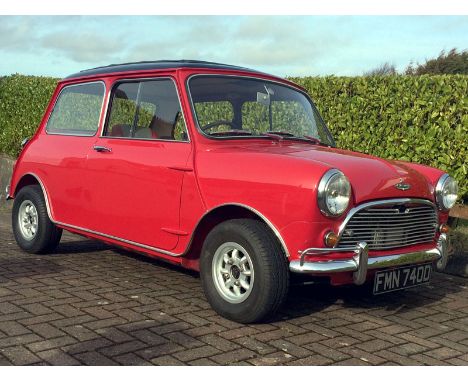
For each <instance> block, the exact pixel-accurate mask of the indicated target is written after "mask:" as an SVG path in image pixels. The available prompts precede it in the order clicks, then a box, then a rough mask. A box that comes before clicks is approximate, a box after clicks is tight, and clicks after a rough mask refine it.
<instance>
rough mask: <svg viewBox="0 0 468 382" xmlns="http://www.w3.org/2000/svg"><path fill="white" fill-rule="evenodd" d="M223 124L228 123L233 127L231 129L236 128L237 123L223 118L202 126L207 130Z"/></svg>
mask: <svg viewBox="0 0 468 382" xmlns="http://www.w3.org/2000/svg"><path fill="white" fill-rule="evenodd" d="M222 125H228V126H230V127H231V129H235V128H236V125H234V123H233V122H231V121H227V120H224V119H221V120H219V121H214V122H211V123H209V124H208V125H205V126H202V128H201V129H202V130H203V131H207V130H211V129H214V128H215V127H218V126H222Z"/></svg>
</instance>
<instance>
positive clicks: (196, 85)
mask: <svg viewBox="0 0 468 382" xmlns="http://www.w3.org/2000/svg"><path fill="white" fill-rule="evenodd" d="M8 195H9V197H10V198H14V205H13V217H12V223H13V230H14V235H15V238H16V241H17V243H18V245H19V246H20V247H21V248H22V249H23V250H25V251H27V252H32V253H47V252H50V251H53V250H54V248H55V247H56V246H57V244H58V243H59V241H60V237H61V234H62V230H63V229H65V230H67V231H70V232H74V233H77V234H80V235H83V236H86V237H89V238H93V239H99V240H102V241H105V242H107V243H111V244H113V245H118V246H121V247H125V248H127V249H131V250H135V251H138V252H143V253H145V254H147V255H149V256H153V257H157V258H160V259H163V260H166V261H169V262H171V263H175V264H180V265H181V266H183V267H186V268H190V269H194V270H198V271H200V276H201V281H202V284H203V288H204V291H205V294H206V298H207V299H208V301H209V302H210V304H211V305H212V307H213V309H215V310H216V311H217V312H218V313H219V314H221V315H223V316H225V317H227V318H229V319H231V320H235V321H238V322H243V323H248V322H255V321H260V320H262V319H265V318H266V317H267V316H271V315H272V314H273V313H274V312H275V311H276V310H277V309H278V307H279V306H280V305H281V303H282V302H283V301H284V300H285V298H286V296H287V292H288V286H289V279H290V272H296V273H302V274H308V275H312V276H324V277H327V278H328V279H329V280H330V282H331V283H332V284H333V285H342V284H351V283H354V284H357V285H360V284H363V283H364V282H366V281H369V282H373V285H374V286H373V288H374V293H375V294H379V293H384V292H388V291H391V290H397V289H403V288H408V287H413V286H416V285H419V284H423V283H426V282H428V281H429V279H430V277H431V272H432V270H433V267H434V266H436V267H437V268H438V269H442V268H444V266H445V264H446V261H447V254H446V240H447V236H446V233H447V231H448V227H447V225H446V222H447V218H448V210H449V209H450V208H451V207H452V206H453V205H454V203H455V200H456V198H457V184H456V182H455V181H454V180H453V179H452V178H451V177H449V176H448V175H447V174H445V173H444V172H442V171H440V170H437V169H434V168H430V167H426V166H422V165H419V164H414V163H407V162H401V161H390V160H383V159H380V158H376V157H373V156H370V155H365V154H361V153H356V152H351V151H346V150H341V149H338V148H336V147H335V143H334V140H333V137H332V136H331V134H330V132H329V131H328V129H327V127H326V126H325V123H324V122H323V120H322V118H321V117H320V115H319V113H318V112H317V109H316V108H315V106H314V104H313V103H312V101H311V99H310V98H309V96H308V95H307V93H306V91H305V90H304V89H302V88H301V87H299V86H297V85H295V84H294V83H291V82H289V81H287V80H285V79H282V78H278V77H274V76H271V75H267V74H264V73H260V72H256V71H253V70H249V69H245V68H241V67H235V66H230V65H223V64H215V63H210V62H200V61H157V62H139V63H130V64H121V65H110V66H106V67H100V68H95V69H90V70H85V71H82V72H80V73H77V74H73V75H71V76H69V77H67V78H65V79H64V80H62V81H60V82H59V84H58V86H57V89H56V91H55V93H54V95H53V96H52V99H51V101H50V104H49V106H48V108H47V110H46V112H45V115H44V118H43V120H42V122H41V124H40V126H39V128H38V130H37V132H36V134H35V135H34V136H33V137H32V138H31V139H30V140H29V141H27V142H26V143H25V144H24V148H23V151H22V153H21V155H20V157H19V159H18V161H17V162H16V166H15V169H14V173H13V176H12V179H11V184H10V186H9V190H8Z"/></svg>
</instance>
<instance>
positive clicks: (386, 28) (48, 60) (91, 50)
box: [0, 16, 468, 77]
mask: <svg viewBox="0 0 468 382" xmlns="http://www.w3.org/2000/svg"><path fill="white" fill-rule="evenodd" d="M451 48H458V49H460V50H465V49H468V16H304V17H299V16H288V17H286V16H148V17H143V16H0V58H1V59H0V75H8V74H12V73H21V74H34V75H46V76H55V77H64V76H67V75H68V74H71V73H74V72H77V71H80V70H83V69H87V68H91V67H96V66H101V65H108V64H113V63H119V62H129V61H142V60H144V61H147V60H160V59H197V60H207V61H216V62H222V63H227V64H235V65H242V66H248V67H251V68H254V69H258V70H262V71H265V72H269V73H272V74H276V75H279V76H285V75H330V74H334V75H360V74H362V73H363V72H365V71H368V70H370V69H373V68H375V67H377V66H379V65H380V64H382V63H384V62H389V63H391V64H394V65H396V67H397V69H398V70H399V71H401V70H404V68H406V66H407V65H408V64H409V63H410V61H413V62H424V60H425V59H426V58H432V57H435V56H437V55H438V54H439V52H440V51H441V50H442V49H445V50H449V49H451Z"/></svg>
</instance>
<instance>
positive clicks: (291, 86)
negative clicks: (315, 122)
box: [185, 73, 336, 147]
mask: <svg viewBox="0 0 468 382" xmlns="http://www.w3.org/2000/svg"><path fill="white" fill-rule="evenodd" d="M195 77H237V78H247V79H252V80H259V81H265V82H271V83H274V84H278V85H282V86H284V87H287V88H290V89H292V90H295V91H297V92H299V93H301V94H303V95H304V96H305V97H306V99H307V100H308V101H309V103H310V104H311V106H312V109H313V111H314V112H315V113H317V115H318V117H319V119H320V121H321V122H322V123H323V125H324V126H325V129H326V134H327V136H328V137H329V138H330V141H331V143H332V147H336V142H335V139H334V138H333V135H332V133H331V132H330V129H329V128H328V126H327V124H326V123H325V121H324V120H323V117H322V115H321V114H320V113H319V111H318V109H317V107H316V106H315V103H314V101H313V100H312V98H310V96H309V94H307V92H306V91H304V90H302V89H301V88H299V87H296V86H293V85H291V84H289V83H285V82H281V81H279V80H274V79H266V78H261V77H257V76H254V75H243V74H223V73H197V74H192V75H191V76H189V77H188V78H187V79H186V81H185V90H186V92H187V96H188V100H189V103H190V110H191V112H192V117H193V120H194V122H195V126H196V128H197V130H198V131H199V132H200V133H201V134H202V135H203V137H206V138H208V139H213V140H221V141H222V140H229V139H255V138H257V139H263V138H262V136H242V137H241V136H228V137H214V136H212V135H209V134H205V132H204V131H203V130H202V129H201V127H200V124H199V123H198V118H197V113H196V111H195V105H194V103H193V99H192V93H191V91H190V84H189V82H190V80H192V79H193V78H195ZM294 85H295V84H294Z"/></svg>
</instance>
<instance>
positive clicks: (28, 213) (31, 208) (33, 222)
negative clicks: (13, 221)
mask: <svg viewBox="0 0 468 382" xmlns="http://www.w3.org/2000/svg"><path fill="white" fill-rule="evenodd" d="M18 227H19V229H20V232H21V236H23V238H24V239H25V240H28V241H31V240H33V239H34V238H35V237H36V234H37V229H38V227H39V215H38V213H37V209H36V206H35V205H34V204H33V202H31V201H30V200H24V201H23V202H22V203H21V205H20V207H19V210H18Z"/></svg>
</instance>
